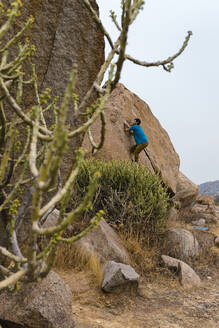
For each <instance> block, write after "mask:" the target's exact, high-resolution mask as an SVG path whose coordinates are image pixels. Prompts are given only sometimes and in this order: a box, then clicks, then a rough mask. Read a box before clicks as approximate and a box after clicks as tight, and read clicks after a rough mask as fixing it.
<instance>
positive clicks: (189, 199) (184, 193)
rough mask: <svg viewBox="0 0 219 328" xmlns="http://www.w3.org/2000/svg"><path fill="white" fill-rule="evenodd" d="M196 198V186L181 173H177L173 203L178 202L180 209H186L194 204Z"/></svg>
mask: <svg viewBox="0 0 219 328" xmlns="http://www.w3.org/2000/svg"><path fill="white" fill-rule="evenodd" d="M197 196H198V186H197V185H196V184H195V183H193V182H192V181H191V180H189V179H188V178H187V177H186V176H185V175H184V174H183V173H182V172H179V175H178V179H177V185H176V195H175V196H174V198H173V200H174V201H179V202H180V205H181V208H185V207H188V206H190V205H192V204H193V203H194V201H195V200H196V198H197Z"/></svg>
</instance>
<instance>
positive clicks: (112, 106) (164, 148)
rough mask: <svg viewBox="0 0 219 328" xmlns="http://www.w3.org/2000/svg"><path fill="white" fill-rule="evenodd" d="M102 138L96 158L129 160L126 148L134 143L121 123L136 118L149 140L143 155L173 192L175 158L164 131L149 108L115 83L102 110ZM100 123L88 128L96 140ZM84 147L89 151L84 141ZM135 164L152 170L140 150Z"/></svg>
mask: <svg viewBox="0 0 219 328" xmlns="http://www.w3.org/2000/svg"><path fill="white" fill-rule="evenodd" d="M105 114H106V124H107V125H106V138H105V144H104V146H103V148H102V150H101V151H100V152H98V153H97V158H100V159H106V160H112V159H117V160H121V159H123V160H130V152H129V149H130V147H131V146H132V145H133V144H135V143H134V140H133V137H131V136H130V135H129V133H125V132H124V126H123V122H124V120H126V121H130V122H133V119H134V118H136V117H139V118H140V119H141V120H142V128H143V129H144V131H145V133H146V134H147V136H148V138H149V146H148V147H147V152H148V154H149V156H150V158H151V160H152V162H153V165H154V166H155V167H156V168H158V169H159V171H160V172H161V174H162V177H163V179H164V181H165V182H166V183H167V184H168V185H169V187H170V188H171V189H172V190H173V191H174V192H175V191H176V185H177V180H178V172H179V156H178V154H177V153H176V152H175V150H174V147H173V145H172V143H171V140H170V138H169V136H168V134H167V132H166V131H165V130H164V129H163V128H162V126H161V125H160V123H159V121H158V120H157V119H156V118H155V117H154V115H153V114H152V112H151V110H150V108H149V106H148V105H147V104H146V103H145V102H144V101H142V100H141V99H140V98H139V97H137V96H136V95H135V94H133V93H132V92H131V91H129V90H128V89H127V88H125V87H124V86H123V85H122V84H118V86H117V87H116V89H115V90H114V91H113V92H112V94H111V96H110V99H109V101H108V104H107V107H106V111H105ZM99 131H100V122H96V124H95V125H94V126H93V128H92V132H93V136H94V138H95V140H96V141H98V139H99ZM83 145H84V147H85V148H87V149H89V143H88V139H87V138H85V140H84V144H83ZM139 163H140V164H142V165H146V166H147V167H148V168H149V169H151V170H152V171H153V169H152V167H151V164H150V162H149V160H148V159H147V157H146V155H145V153H144V151H142V152H141V153H140V157H139Z"/></svg>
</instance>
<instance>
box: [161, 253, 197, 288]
mask: <svg viewBox="0 0 219 328" xmlns="http://www.w3.org/2000/svg"><path fill="white" fill-rule="evenodd" d="M161 258H162V260H163V262H164V264H165V265H166V266H167V267H168V268H174V269H176V270H177V272H178V275H179V281H180V283H181V285H182V286H183V287H184V288H191V287H196V286H199V285H200V283H201V280H200V278H199V276H198V275H197V274H196V273H195V271H194V270H193V269H192V268H191V267H190V266H189V265H188V264H186V263H185V262H183V261H180V260H177V259H175V258H173V257H170V256H167V255H162V256H161Z"/></svg>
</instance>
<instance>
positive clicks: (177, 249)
mask: <svg viewBox="0 0 219 328" xmlns="http://www.w3.org/2000/svg"><path fill="white" fill-rule="evenodd" d="M166 251H167V252H168V255H170V256H174V257H177V258H179V259H184V258H187V257H190V256H197V255H198V254H199V244H198V241H197V239H196V238H195V237H194V236H193V234H192V233H191V232H190V231H187V230H185V229H180V228H172V229H170V230H169V231H168V232H167V234H166Z"/></svg>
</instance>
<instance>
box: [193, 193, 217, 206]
mask: <svg viewBox="0 0 219 328" xmlns="http://www.w3.org/2000/svg"><path fill="white" fill-rule="evenodd" d="M196 202H197V203H198V204H201V205H207V206H208V208H213V207H215V202H214V198H213V197H211V196H210V195H207V194H205V195H200V196H198V197H197V199H196Z"/></svg>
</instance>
